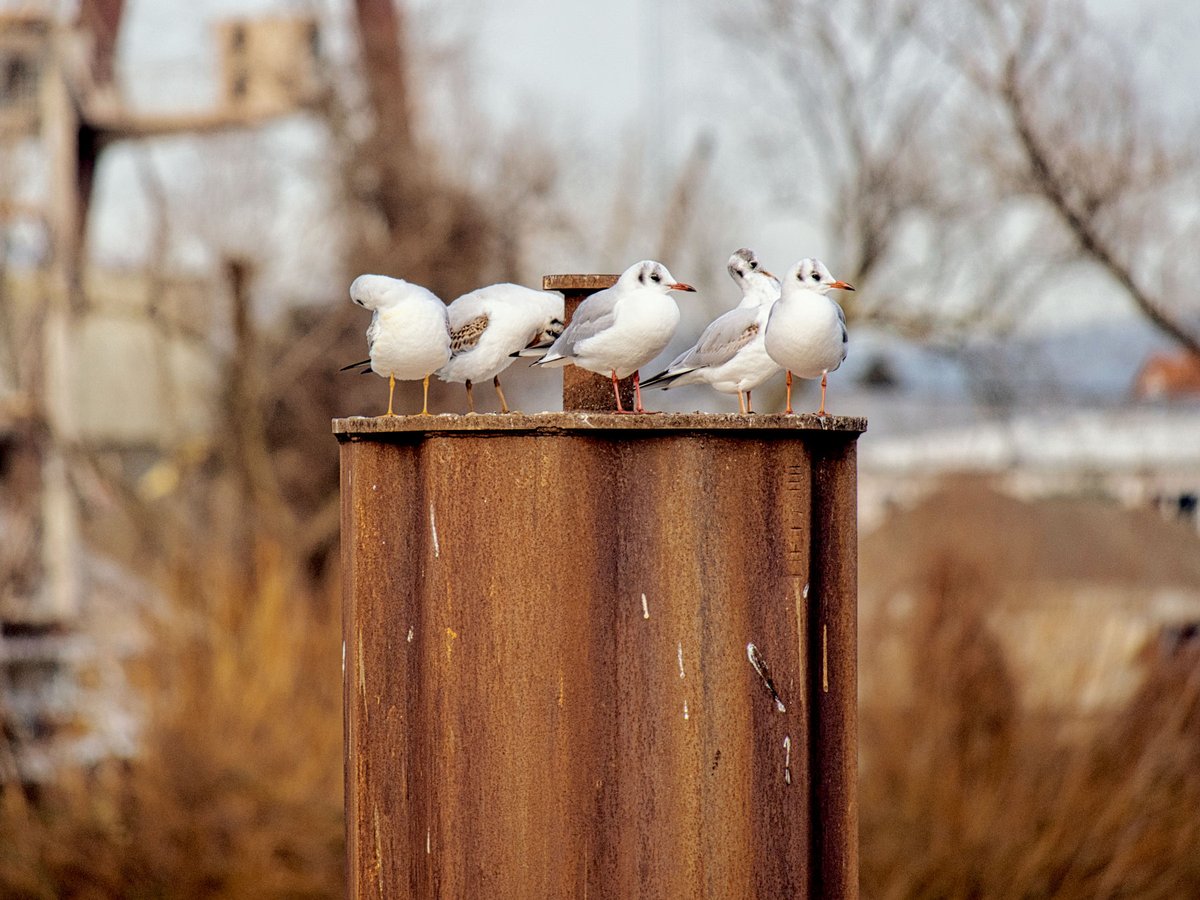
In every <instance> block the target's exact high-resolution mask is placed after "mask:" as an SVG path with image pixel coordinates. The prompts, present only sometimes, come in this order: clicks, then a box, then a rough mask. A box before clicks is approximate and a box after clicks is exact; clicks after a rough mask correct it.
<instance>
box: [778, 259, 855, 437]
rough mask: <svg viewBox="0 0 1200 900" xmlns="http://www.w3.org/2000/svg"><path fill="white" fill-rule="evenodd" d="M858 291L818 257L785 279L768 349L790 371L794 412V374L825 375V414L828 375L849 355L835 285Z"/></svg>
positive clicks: (821, 411) (802, 262) (798, 266)
mask: <svg viewBox="0 0 1200 900" xmlns="http://www.w3.org/2000/svg"><path fill="white" fill-rule="evenodd" d="M835 288H837V289H839V290H843V291H852V290H854V287H853V285H850V284H847V283H846V282H844V281H837V280H836V279H835V278H834V277H833V276H832V275H830V274H829V270H828V269H827V268H825V264H824V263H822V262H821V261H820V260H817V259H802V260H800V262H798V263H796V264H795V265H794V266H792V268H791V271H789V272H788V273H787V276H786V277H785V278H784V279H783V293H782V294H781V295H780V297H779V300H777V301H776V302H775V305H774V306H773V307H772V308H771V315H770V318H769V319H768V320H767V328H766V347H767V353H769V354H770V355H771V358H772V359H773V360H775V362H777V363H779V365H781V366H783V367H784V368H785V369H787V409H786V410H785V412H786V413H788V414H789V415H790V414H791V412H792V375H793V374H795V375H799V376H800V377H801V378H820V379H821V408H820V409H818V410H817V415H818V416H824V415H825V387H826V385H827V383H828V375H829V373H830V372H832V371H833V370H834V369H836V368H837V367H838V366H840V365H841V364H842V360H844V359H845V358H846V342H847V341H848V340H849V337H848V335H847V333H846V314H845V313H844V312H842V308H841V307H840V306H838V304H837V302H836V301H835V300H834V299H833V298H832V297H830V296H829V292H830V291H831V290H833V289H835Z"/></svg>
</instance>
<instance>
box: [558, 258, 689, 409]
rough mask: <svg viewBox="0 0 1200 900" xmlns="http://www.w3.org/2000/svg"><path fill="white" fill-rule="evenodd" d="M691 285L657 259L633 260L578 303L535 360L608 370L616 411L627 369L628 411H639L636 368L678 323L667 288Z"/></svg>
mask: <svg viewBox="0 0 1200 900" xmlns="http://www.w3.org/2000/svg"><path fill="white" fill-rule="evenodd" d="M694 290H695V288H694V287H692V286H691V285H688V284H683V283H681V282H678V281H676V280H675V278H674V277H673V276H672V275H671V273H670V272H669V271H667V267H666V266H664V265H663V264H662V263H660V262H655V261H654V260H649V259H647V260H643V261H642V262H638V263H634V264H633V265H632V266H630V267H629V268H628V269H626V270H625V271H624V272H622V273H621V277H620V278H618V279H617V283H616V284H614V285H613V286H612V287H610V288H607V289H605V290H603V291H598V292H597V293H595V294H592V295H591V296H590V297H588V298H587V299H586V300H584V301H583V302H582V303H580V304H579V308H578V309H576V310H575V315H574V316H572V317H571V321H570V323H568V325H567V327H566V329H565V330H564V331H563V333H562V334H561V335H560V336H559V337H558V339H557V340H556V341H555V342H554V343H553V344H552V345H551V346H550V349H549V350H547V351H546V355H545V356H543V357H542V358H541V359H539V360H538V361H537V362H535V363H534V365H535V366H550V367H557V366H566V365H576V366H579V367H580V368H581V369H587V370H588V371H589V372H596V373H598V374H601V375H610V376H611V377H612V384H613V394H614V396H615V397H616V401H617V412H619V413H624V412H629V410H626V409H624V408H623V407H622V406H621V394H620V390H619V388H618V385H617V382H618V381H619V380H620V379H622V378H627V377H628V376H630V375H632V376H633V389H634V393H635V396H636V398H637V400H636V405H635V408H634V410H633V412H639V413H644V412H646V410H645V408H644V407H643V406H642V391H641V386H640V384H639V381H638V370H639V369H640V368H641V367H642V366H644V365H645V364H646V363H648V362H650V360H652V359H654V357H656V356H658V354H660V353H661V352H662V351H663V349H664V348H665V347H666V346H667V344H668V343H670V340H671V336H672V335H673V334H674V333H675V328H676V326H677V325H678V324H679V307H678V306H676V305H675V300H674V298H672V297H671V292H672V291H694Z"/></svg>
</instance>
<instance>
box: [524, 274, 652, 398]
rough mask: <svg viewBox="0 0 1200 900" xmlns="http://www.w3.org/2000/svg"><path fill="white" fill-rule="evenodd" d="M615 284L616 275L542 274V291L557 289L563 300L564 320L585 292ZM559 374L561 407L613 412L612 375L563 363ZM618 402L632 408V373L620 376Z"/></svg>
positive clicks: (589, 292)
mask: <svg viewBox="0 0 1200 900" xmlns="http://www.w3.org/2000/svg"><path fill="white" fill-rule="evenodd" d="M616 283H617V276H616V275H544V276H542V290H543V291H561V292H562V295H563V299H564V301H565V306H566V309H565V312H566V318H565V321H567V322H568V323H569V322H570V321H571V317H572V316H574V315H575V310H576V309H577V308H578V307H579V304H580V303H582V302H583V301H584V299H585V298H586V297H587V296H588V295H589V294H594V293H596V292H597V291H602V290H604V289H605V288H610V287H612V286H613V285H614V284H616ZM562 373H563V409H565V410H594V411H596V412H615V411H616V409H617V404H616V402H614V400H613V389H612V378H611V377H610V376H606V375H597V374H595V373H594V372H588V371H587V370H586V369H580V368H577V367H575V366H567V367H566V368H565V369H563V370H562ZM617 384H618V390H620V392H621V404H622V405H623V406H624V407H625V408H626V409H633V376H632V375H630V376H629V377H628V378H622V379H621V380H620V381H619V382H618V383H617Z"/></svg>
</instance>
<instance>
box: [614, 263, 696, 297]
mask: <svg viewBox="0 0 1200 900" xmlns="http://www.w3.org/2000/svg"><path fill="white" fill-rule="evenodd" d="M617 283H618V284H621V285H624V286H625V287H628V288H631V289H634V288H637V289H642V288H648V289H650V290H655V291H661V292H662V293H664V294H665V293H667V292H669V291H694V290H696V289H695V288H694V287H692V286H691V285H690V284H683V283H682V282H679V281H676V280H675V278H674V276H672V275H671V273H670V272H668V271H667V267H666V266H664V265H663V264H662V263H660V262H655V261H654V260H652V259H644V260H642V261H641V262H639V263H634V264H633V265H632V266H630V267H629V268H628V269H626V270H625V271H624V272H623V273H621V277H620V278H619V279H617Z"/></svg>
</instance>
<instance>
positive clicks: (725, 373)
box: [643, 248, 779, 413]
mask: <svg viewBox="0 0 1200 900" xmlns="http://www.w3.org/2000/svg"><path fill="white" fill-rule="evenodd" d="M726 268H727V269H728V270H729V277H730V278H732V279H733V281H734V283H735V284H737V286H738V287H740V288H741V289H742V301H741V303H739V304H738V305H737V307H735V308H734V309H731V310H729V312H727V313H724V314H723V315H721V316H718V317H717V318H716V319H714V320H713V321H712V322H711V323H710V324H709V325H708V327H707V328H705V329H704V331H703V332H701V334H700V337H699V339H698V340H697V341H696V343H695V344H694V345H692V346H691V347H689V348H688V349H687V350H684V351H683V353H681V354H679V356H677V357H675V360H674V362H672V363H671V364H670V365H669V366H667V368H666V369H665V370H664V371H662V372H659V373H658V374H657V375H655V376H654V377H653V378H650V379H648V380H647V381H645V382H644V383H643V387H652V386H658V387H661V388H662V389H663V390H667V389H668V388H673V387H677V386H679V385H684V384H699V383H701V382H706V383H707V384H709V385H711V386H712V387H713V388H714V389H715V390H718V391H720V392H721V393H723V394H732V393H737V395H738V407H739V408H740V409H741V411H742V412H743V413H747V412H754V407H753V406H752V405H751V400H750V392H751V391H752V390H754V389H755V388H756V387H758V386H759V385H760V384H762V383H763V382H764V381H766V380H767V379H768V378H770V377H771V376H772V375H774V374H775V373H776V372H778V371H779V364H778V363H776V362H775V360H773V359H771V357H770V356H768V355H767V350H766V347H765V345H764V343H763V340H764V338H765V336H766V327H767V318H768V316H770V314H771V307H772V305H773V304H774V303H775V301H776V300H777V299H778V298H779V279H778V278H776V277H775V276H774V275H772V274H771V273H770V272H768V271H767V270H766V269H763V268H760V266H759V262H758V257H757V256H755V255H754V251H753V250H747V249H745V248H743V249H741V250H738V251H737V252H736V253H734V254H733V255H732V256H731V257H729V262H728V263H727V264H726Z"/></svg>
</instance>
